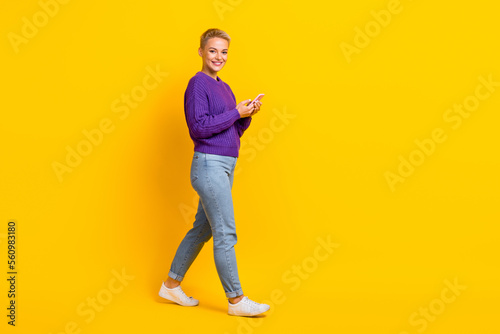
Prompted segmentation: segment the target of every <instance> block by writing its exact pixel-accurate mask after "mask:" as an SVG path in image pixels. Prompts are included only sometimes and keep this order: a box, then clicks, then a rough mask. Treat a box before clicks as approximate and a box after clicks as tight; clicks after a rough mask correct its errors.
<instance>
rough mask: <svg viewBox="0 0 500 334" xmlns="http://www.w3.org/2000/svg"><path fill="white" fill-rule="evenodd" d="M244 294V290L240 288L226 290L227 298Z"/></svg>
mask: <svg viewBox="0 0 500 334" xmlns="http://www.w3.org/2000/svg"><path fill="white" fill-rule="evenodd" d="M242 294H243V290H242V289H239V290H236V291H232V292H226V297H227V298H234V297H238V296H241V295H242Z"/></svg>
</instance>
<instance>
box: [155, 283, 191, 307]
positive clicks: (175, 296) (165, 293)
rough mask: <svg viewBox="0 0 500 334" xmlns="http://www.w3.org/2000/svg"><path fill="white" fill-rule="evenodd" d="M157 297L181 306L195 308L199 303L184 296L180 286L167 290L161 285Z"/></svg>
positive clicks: (163, 284)
mask: <svg viewBox="0 0 500 334" xmlns="http://www.w3.org/2000/svg"><path fill="white" fill-rule="evenodd" d="M158 295H159V296H160V297H162V298H165V299H168V300H170V301H173V302H174V303H177V304H179V305H182V306H196V305H198V303H199V301H198V299H194V298H193V297H188V296H186V294H185V293H184V291H182V288H181V286H180V285H178V286H176V287H175V288H173V289H169V288H167V287H166V286H165V283H162V284H161V288H160V292H159V293H158Z"/></svg>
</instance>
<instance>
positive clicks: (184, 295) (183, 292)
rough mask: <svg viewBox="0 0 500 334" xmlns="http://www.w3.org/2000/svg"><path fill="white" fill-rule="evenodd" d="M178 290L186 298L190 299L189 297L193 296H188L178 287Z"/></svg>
mask: <svg viewBox="0 0 500 334" xmlns="http://www.w3.org/2000/svg"><path fill="white" fill-rule="evenodd" d="M179 291H180V292H181V293H182V294H183V295H184V297H186V298H188V299H190V298H191V299H192V298H193V297H188V296H187V295H186V293H185V292H184V290H182V289H179Z"/></svg>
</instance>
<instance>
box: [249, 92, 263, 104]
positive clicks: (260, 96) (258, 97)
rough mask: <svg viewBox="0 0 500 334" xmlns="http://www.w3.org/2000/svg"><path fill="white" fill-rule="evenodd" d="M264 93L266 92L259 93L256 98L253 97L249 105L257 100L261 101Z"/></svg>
mask: <svg viewBox="0 0 500 334" xmlns="http://www.w3.org/2000/svg"><path fill="white" fill-rule="evenodd" d="M264 95H265V94H259V95H257V97H256V98H255V99H253V100H252V101H250V102H248V104H247V106H249V105H251V104H252V103H254V102H255V101H260V100H261V99H262V98H263V97H264Z"/></svg>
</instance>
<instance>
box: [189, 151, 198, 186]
mask: <svg viewBox="0 0 500 334" xmlns="http://www.w3.org/2000/svg"><path fill="white" fill-rule="evenodd" d="M199 161H200V155H199V154H198V153H197V152H195V154H194V155H193V161H192V162H191V172H190V178H191V184H192V183H194V182H195V181H196V180H198V176H199V175H198V174H199V171H198V170H199V168H198V165H199V163H200V162H199Z"/></svg>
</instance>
